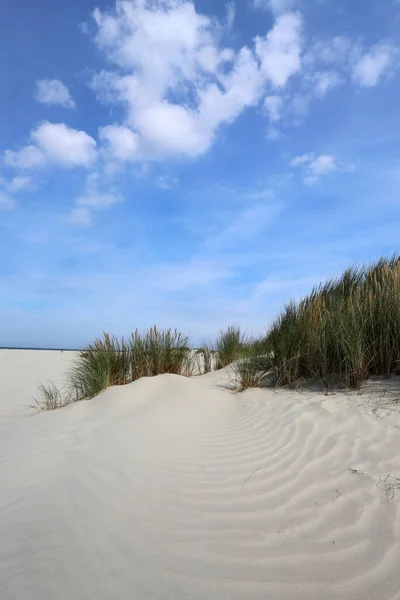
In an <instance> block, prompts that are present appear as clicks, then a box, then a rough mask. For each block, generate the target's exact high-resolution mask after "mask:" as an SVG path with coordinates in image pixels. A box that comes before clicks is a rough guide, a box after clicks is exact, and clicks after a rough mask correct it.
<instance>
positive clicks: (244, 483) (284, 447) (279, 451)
mask: <svg viewBox="0 0 400 600" xmlns="http://www.w3.org/2000/svg"><path fill="white" fill-rule="evenodd" d="M288 446H289V444H286V446H283V448H281V449H280V450H278V452H275V454H273V455H272V458H275V456H278V454H280V453H281V452H283V451H284V450H286V448H287V447H288ZM263 467H264V465H261V467H258V468H257V469H255V471H253V472H252V473H250V475H249V476H248V478H247V479H246V480H245V481H244V482H243V485H242V489H243V488H244V486H245V485H246V483H247V482H248V481H249V479H251V478H252V477H253V475H255V474H256V473H257V471H260V469H262V468H263Z"/></svg>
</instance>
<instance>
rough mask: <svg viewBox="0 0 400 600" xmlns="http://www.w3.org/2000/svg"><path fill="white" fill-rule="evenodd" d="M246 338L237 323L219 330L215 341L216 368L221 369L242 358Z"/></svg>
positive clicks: (246, 344) (244, 351)
mask: <svg viewBox="0 0 400 600" xmlns="http://www.w3.org/2000/svg"><path fill="white" fill-rule="evenodd" d="M247 347H248V339H247V337H246V335H245V334H243V333H242V332H241V329H240V327H239V326H237V325H231V326H230V327H228V328H227V329H225V330H222V329H221V330H220V332H219V335H218V337H217V340H216V342H215V349H216V352H217V369H223V368H224V367H227V366H228V365H230V364H232V363H233V362H235V361H236V360H238V359H239V358H242V357H243V356H244V355H245V354H246V351H247Z"/></svg>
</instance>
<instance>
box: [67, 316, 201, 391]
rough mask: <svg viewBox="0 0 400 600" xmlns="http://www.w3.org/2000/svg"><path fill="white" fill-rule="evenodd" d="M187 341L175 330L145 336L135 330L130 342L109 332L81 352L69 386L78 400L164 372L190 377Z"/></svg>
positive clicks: (70, 376) (153, 330)
mask: <svg viewBox="0 0 400 600" xmlns="http://www.w3.org/2000/svg"><path fill="white" fill-rule="evenodd" d="M189 353H190V350H189V348H188V338H187V337H186V336H183V335H182V334H181V333H179V332H178V331H177V330H172V329H168V330H164V331H163V330H158V329H157V328H156V327H155V326H154V327H153V328H151V329H149V330H148V331H146V332H145V333H144V334H141V333H140V332H139V331H138V330H136V331H135V332H134V333H132V335H131V337H130V338H129V339H127V340H126V339H125V338H121V339H119V338H117V337H111V336H110V335H108V333H104V334H103V338H99V339H96V340H95V341H94V342H93V343H92V344H89V345H88V346H87V347H86V348H84V349H83V350H82V352H81V353H80V355H79V357H78V359H77V360H76V361H75V364H74V365H73V367H72V369H71V371H70V374H69V385H70V387H71V389H72V390H74V392H75V394H76V396H77V397H78V398H92V397H93V396H96V395H97V394H99V393H100V392H101V391H102V390H104V389H106V388H107V387H109V386H111V385H125V384H127V383H131V382H133V381H136V380H137V379H139V378H140V377H152V376H154V375H160V374H163V373H175V374H189V373H190V360H189V359H188V355H189Z"/></svg>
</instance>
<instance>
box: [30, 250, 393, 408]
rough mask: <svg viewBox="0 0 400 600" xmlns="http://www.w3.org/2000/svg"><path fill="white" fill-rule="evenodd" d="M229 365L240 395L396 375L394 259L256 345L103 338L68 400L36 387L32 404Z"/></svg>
mask: <svg viewBox="0 0 400 600" xmlns="http://www.w3.org/2000/svg"><path fill="white" fill-rule="evenodd" d="M229 365H230V368H231V373H232V378H233V382H234V383H235V387H237V389H238V390H243V389H246V388H249V387H261V386H266V385H277V386H289V387H295V386H297V385H298V384H299V383H300V382H302V381H307V380H310V379H318V380H319V381H321V382H323V385H324V386H325V387H327V388H329V387H331V386H332V385H335V386H337V385H340V386H344V387H350V388H358V387H359V386H360V385H361V383H362V382H363V381H364V380H365V379H367V378H368V377H369V376H370V375H381V376H390V375H391V374H392V373H400V258H399V256H398V255H394V256H393V257H392V258H389V259H387V258H382V259H380V260H379V261H378V262H376V263H375V264H372V265H368V266H364V267H360V268H355V267H351V268H349V269H347V270H346V271H345V272H344V273H343V274H342V275H341V276H340V277H338V278H337V279H331V280H328V281H327V282H326V283H324V284H320V285H318V286H316V287H315V288H314V289H313V290H312V291H311V293H310V294H308V295H307V296H306V297H305V298H303V299H302V300H301V301H299V302H294V301H291V302H289V303H288V304H287V305H286V306H285V307H284V309H283V311H282V312H281V314H280V315H279V316H278V317H277V318H276V320H275V321H274V322H273V323H272V325H271V327H270V328H269V330H268V332H267V334H266V335H265V336H264V337H263V338H260V339H258V340H254V339H250V338H249V337H248V336H246V335H245V334H243V333H242V332H241V330H240V327H238V326H230V327H228V328H227V329H226V330H221V331H220V332H219V335H218V337H217V339H216V340H215V342H214V343H210V342H204V343H203V344H202V347H201V348H199V349H198V350H197V351H196V352H193V351H191V350H190V348H189V347H188V338H187V337H186V336H184V335H183V334H181V333H180V332H178V331H177V330H172V329H167V330H158V329H157V328H156V327H153V328H151V329H149V330H148V331H146V332H145V333H144V334H142V333H140V332H139V331H138V330H136V331H135V332H134V333H133V334H132V335H131V336H130V338H127V339H125V338H116V337H111V336H109V335H108V334H107V333H105V334H104V335H103V337H102V338H99V339H97V340H95V341H94V342H93V343H92V344H89V345H88V346H87V347H86V348H84V349H83V351H82V352H81V353H80V355H79V357H78V359H77V360H76V361H75V363H74V365H73V367H72V369H71V371H70V373H69V377H68V382H69V392H68V394H67V395H64V396H63V395H62V394H61V392H59V391H58V390H57V388H55V386H53V384H49V385H48V386H41V388H40V390H39V392H40V399H39V401H38V402H37V404H38V405H39V406H43V407H45V408H44V409H48V410H51V409H52V408H58V407H59V406H62V405H63V403H69V401H73V400H77V399H83V398H91V397H93V396H96V395H97V394H99V393H100V392H101V391H102V390H104V389H106V388H107V387H108V386H112V385H125V384H127V383H130V382H132V381H135V380H137V379H139V378H140V377H152V376H154V375H159V374H163V373H175V374H181V375H187V376H190V375H192V374H193V373H194V372H196V373H201V374H202V373H208V372H210V371H213V370H215V369H221V368H224V367H227V366H229ZM67 398H68V402H67V401H66V399H67Z"/></svg>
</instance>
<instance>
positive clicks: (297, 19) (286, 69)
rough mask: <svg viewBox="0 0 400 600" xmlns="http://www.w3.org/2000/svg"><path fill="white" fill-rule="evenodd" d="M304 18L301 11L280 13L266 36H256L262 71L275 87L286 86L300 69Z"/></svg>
mask: <svg viewBox="0 0 400 600" xmlns="http://www.w3.org/2000/svg"><path fill="white" fill-rule="evenodd" d="M301 31H302V19H301V16H300V14H299V13H286V14H283V15H280V16H279V17H278V18H277V20H276V23H275V25H274V26H273V28H272V29H271V31H270V32H269V33H268V34H267V35H266V37H265V38H261V37H259V36H257V37H256V40H255V45H256V53H257V56H258V58H259V59H260V61H261V71H262V73H263V74H265V76H266V77H267V78H268V79H269V80H270V81H271V83H272V84H273V86H274V87H284V86H285V85H286V83H287V82H288V79H289V78H290V77H292V76H293V75H294V74H295V73H297V72H298V71H299V70H300V67H301V47H302V37H301Z"/></svg>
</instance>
